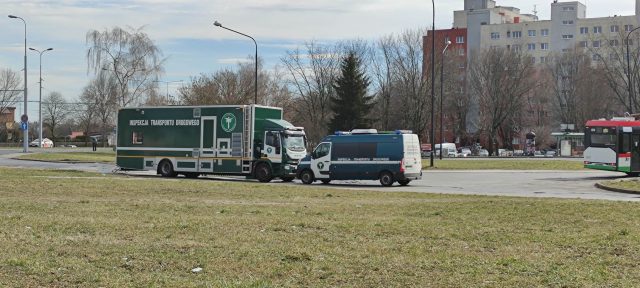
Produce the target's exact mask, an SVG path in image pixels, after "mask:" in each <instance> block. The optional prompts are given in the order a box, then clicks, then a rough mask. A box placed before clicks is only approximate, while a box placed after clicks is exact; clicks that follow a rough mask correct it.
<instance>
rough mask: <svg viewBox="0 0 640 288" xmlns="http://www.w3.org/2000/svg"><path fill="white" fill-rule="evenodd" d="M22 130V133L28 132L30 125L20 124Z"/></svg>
mask: <svg viewBox="0 0 640 288" xmlns="http://www.w3.org/2000/svg"><path fill="white" fill-rule="evenodd" d="M20 129H22V131H27V130H29V123H27V122H20Z"/></svg>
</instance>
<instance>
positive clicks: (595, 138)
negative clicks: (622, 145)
mask: <svg viewBox="0 0 640 288" xmlns="http://www.w3.org/2000/svg"><path fill="white" fill-rule="evenodd" d="M589 132H591V133H590V134H591V137H589V142H590V143H589V145H590V146H600V147H610V148H615V147H616V142H617V141H616V140H617V139H616V138H617V137H616V130H615V128H607V127H592V128H591V129H590V131H589Z"/></svg>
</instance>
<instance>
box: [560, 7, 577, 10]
mask: <svg viewBox="0 0 640 288" xmlns="http://www.w3.org/2000/svg"><path fill="white" fill-rule="evenodd" d="M575 10H576V8H575V7H573V6H569V7H562V11H575Z"/></svg>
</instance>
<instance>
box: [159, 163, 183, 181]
mask: <svg viewBox="0 0 640 288" xmlns="http://www.w3.org/2000/svg"><path fill="white" fill-rule="evenodd" d="M158 174H160V175H161V176H162V177H176V176H178V173H176V171H174V170H173V164H171V161H169V160H162V162H160V165H158Z"/></svg>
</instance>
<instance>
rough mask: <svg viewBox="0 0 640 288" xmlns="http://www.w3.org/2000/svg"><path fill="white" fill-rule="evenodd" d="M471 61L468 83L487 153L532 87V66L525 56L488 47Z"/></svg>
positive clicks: (521, 105) (533, 83)
mask: <svg viewBox="0 0 640 288" xmlns="http://www.w3.org/2000/svg"><path fill="white" fill-rule="evenodd" d="M478 56H479V57H477V56H475V57H473V59H472V62H471V67H470V71H469V73H470V83H471V87H472V89H473V92H474V93H475V94H476V95H477V97H478V100H479V106H480V119H481V126H482V129H483V131H484V132H485V133H487V136H488V138H489V152H493V151H494V148H495V147H494V144H497V143H498V133H499V132H500V131H501V129H503V128H504V127H503V126H504V125H508V124H510V121H513V120H514V118H515V117H514V115H517V114H518V113H521V111H522V107H523V104H524V100H525V96H526V95H527V93H529V92H530V91H531V90H532V89H533V88H534V86H535V82H534V81H533V79H532V77H531V76H532V73H533V63H532V61H531V57H529V56H528V55H526V54H523V53H520V52H515V51H509V50H506V49H502V48H491V49H489V50H486V51H483V52H482V53H481V54H479V55H478Z"/></svg>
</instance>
